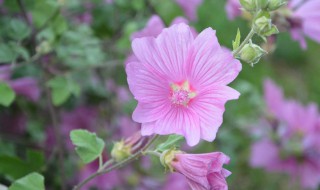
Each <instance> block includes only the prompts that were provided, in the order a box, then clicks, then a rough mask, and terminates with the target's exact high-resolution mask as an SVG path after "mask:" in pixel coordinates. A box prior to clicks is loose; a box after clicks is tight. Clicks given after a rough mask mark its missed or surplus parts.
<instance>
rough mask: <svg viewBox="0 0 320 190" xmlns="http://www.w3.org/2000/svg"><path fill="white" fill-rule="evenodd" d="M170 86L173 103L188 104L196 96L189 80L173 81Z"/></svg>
mask: <svg viewBox="0 0 320 190" xmlns="http://www.w3.org/2000/svg"><path fill="white" fill-rule="evenodd" d="M170 87H171V93H170V100H171V102H172V104H173V105H176V106H181V105H182V106H188V104H189V102H190V100H191V99H192V98H194V97H195V96H196V93H195V92H193V91H192V90H191V88H190V84H189V82H188V81H185V82H183V83H182V84H177V83H172V84H171V85H170Z"/></svg>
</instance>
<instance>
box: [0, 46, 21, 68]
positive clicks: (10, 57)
mask: <svg viewBox="0 0 320 190" xmlns="http://www.w3.org/2000/svg"><path fill="white" fill-rule="evenodd" d="M17 57H18V54H17V53H16V52H15V50H14V49H13V48H12V47H11V46H10V45H9V44H0V63H9V62H11V61H14V60H15V59H16V58H17Z"/></svg>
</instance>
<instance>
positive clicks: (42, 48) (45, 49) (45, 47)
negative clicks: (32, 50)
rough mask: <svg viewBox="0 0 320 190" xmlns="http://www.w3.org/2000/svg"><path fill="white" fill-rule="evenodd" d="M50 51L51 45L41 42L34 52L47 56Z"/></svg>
mask: <svg viewBox="0 0 320 190" xmlns="http://www.w3.org/2000/svg"><path fill="white" fill-rule="evenodd" d="M51 50H52V47H51V44H50V43H49V42H48V41H42V42H41V43H40V44H39V45H38V46H37V47H36V52H37V53H39V54H47V53H49V52H50V51H51Z"/></svg>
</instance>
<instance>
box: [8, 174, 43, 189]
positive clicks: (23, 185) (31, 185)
mask: <svg viewBox="0 0 320 190" xmlns="http://www.w3.org/2000/svg"><path fill="white" fill-rule="evenodd" d="M22 189H23V190H45V188H44V177H43V176H42V175H40V174H39V173H36V172H33V173H30V174H28V175H27V176H25V177H23V178H20V179H18V180H17V181H15V182H14V183H13V184H12V185H11V186H10V187H9V189H8V190H22Z"/></svg>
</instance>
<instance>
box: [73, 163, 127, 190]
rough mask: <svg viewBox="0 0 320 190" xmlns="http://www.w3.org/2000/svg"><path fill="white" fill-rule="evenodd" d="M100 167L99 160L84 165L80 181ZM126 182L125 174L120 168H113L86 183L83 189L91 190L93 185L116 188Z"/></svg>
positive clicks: (102, 187) (106, 189)
mask: <svg viewBox="0 0 320 190" xmlns="http://www.w3.org/2000/svg"><path fill="white" fill-rule="evenodd" d="M98 168H99V162H98V160H96V161H94V162H92V163H90V164H87V165H84V166H83V168H81V169H80V173H79V174H78V181H79V182H80V181H83V180H85V179H86V178H87V177H89V176H90V175H91V174H93V173H94V172H96V171H97V170H98ZM124 182H125V176H124V174H123V173H122V172H121V171H120V170H113V171H111V172H109V173H107V174H103V175H100V176H98V177H96V178H94V179H93V180H91V181H90V182H88V183H87V184H86V185H84V186H83V187H82V188H81V189H83V190H91V189H92V188H93V187H95V188H98V189H101V190H108V189H114V188H116V187H119V186H120V185H122V184H123V183H124Z"/></svg>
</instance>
